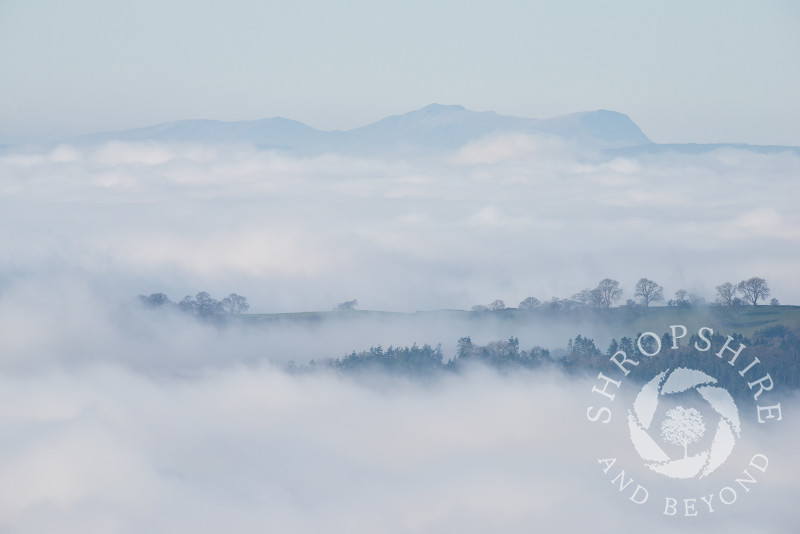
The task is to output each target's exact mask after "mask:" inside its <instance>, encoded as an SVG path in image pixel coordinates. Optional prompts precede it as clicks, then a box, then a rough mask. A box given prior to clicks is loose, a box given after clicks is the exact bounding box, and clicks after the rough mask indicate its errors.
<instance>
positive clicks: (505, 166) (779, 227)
mask: <svg viewBox="0 0 800 534" xmlns="http://www.w3.org/2000/svg"><path fill="white" fill-rule="evenodd" d="M798 171H800V158H799V157H798V156H797V155H796V154H793V153H790V152H787V153H784V154H774V155H764V154H757V153H752V152H747V151H742V150H733V149H724V150H717V151H714V152H711V153H708V154H705V155H699V156H698V155H695V156H689V155H677V154H666V155H660V156H643V157H640V158H636V159H634V158H623V157H617V158H608V157H600V156H597V155H596V154H595V155H587V154H580V153H576V151H575V150H574V149H573V148H572V147H570V146H568V145H565V144H564V143H561V142H560V141H558V140H554V139H548V138H537V137H527V136H510V137H499V138H490V139H487V140H484V141H481V142H476V143H473V144H470V145H467V146H465V147H463V148H462V149H461V150H460V151H458V152H456V153H449V154H445V155H442V156H438V157H427V158H419V159H397V158H394V159H393V158H383V159H381V158H377V157H373V158H364V157H355V156H346V155H336V154H325V155H320V156H317V157H305V158H303V157H292V156H291V155H286V154H280V153H275V152H269V151H259V150H256V149H254V148H249V147H243V146H198V145H174V144H157V143H108V144H105V145H101V146H93V147H77V146H68V145H63V146H58V147H55V148H52V149H46V150H38V151H37V150H31V151H22V150H18V151H14V150H7V151H6V152H5V153H4V154H2V155H0V213H1V214H2V215H1V216H2V221H3V224H2V226H0V233H1V234H0V258H1V259H0V293H2V292H3V291H6V290H7V288H8V286H9V285H13V284H14V283H16V282H17V281H18V280H19V279H20V278H27V279H31V278H33V279H35V278H37V277H42V278H43V279H50V278H52V277H53V276H61V277H64V276H66V277H71V278H74V279H81V280H82V281H83V282H84V283H86V284H88V285H89V286H91V287H92V289H93V290H94V291H95V292H96V293H98V294H100V295H105V296H107V299H108V302H110V303H118V302H123V301H125V300H126V299H130V298H132V297H133V296H135V295H137V294H139V293H150V292H156V291H164V292H166V293H167V294H168V295H169V296H170V297H172V298H173V299H176V300H179V299H181V298H183V296H185V295H187V294H194V293H197V292H198V291H201V290H207V291H210V292H211V293H212V295H215V296H217V297H218V298H221V297H223V296H225V295H226V294H227V293H229V292H236V293H239V294H243V295H245V296H247V297H249V299H250V302H251V304H252V306H253V308H252V309H253V311H258V312H285V311H307V310H327V309H330V308H331V307H332V306H333V305H335V304H336V303H338V302H342V301H345V300H350V299H358V300H359V303H360V307H361V308H365V309H380V310H393V311H417V310H424V309H439V308H460V309H468V308H469V307H470V306H472V305H474V304H479V303H482V304H485V303H488V302H490V301H492V300H494V299H498V298H499V299H503V300H504V301H505V302H506V304H507V305H510V306H514V305H516V304H517V303H518V302H520V301H521V300H522V299H524V298H525V297H528V296H536V297H538V298H539V299H542V300H545V299H549V298H551V297H553V296H558V297H559V298H566V297H569V296H570V295H572V294H573V293H576V292H578V291H579V290H581V289H584V288H586V287H594V286H595V285H596V284H597V282H598V281H599V280H600V279H602V278H605V277H610V278H614V279H617V280H619V281H620V283H621V284H622V286H623V288H624V289H625V294H624V295H623V299H627V298H633V286H634V285H635V283H636V281H637V280H638V279H639V278H640V277H642V276H645V277H648V278H651V279H654V280H656V281H658V282H659V283H661V284H662V285H663V286H664V287H665V295H666V296H667V298H670V297H671V296H672V294H673V293H674V292H675V291H676V290H678V289H686V290H688V291H690V292H692V293H696V294H698V295H700V296H703V297H705V298H707V299H710V300H713V296H714V286H716V285H718V284H720V283H722V282H725V281H732V282H738V281H739V280H742V279H744V278H749V277H751V276H760V277H762V278H765V279H767V281H768V282H769V284H770V287H771V288H772V294H773V296H775V297H777V298H778V299H779V300H781V301H782V302H786V303H793V302H797V301H798V300H800V282H798V280H797V277H796V276H794V273H796V272H797V271H798V269H800V259H799V258H798V254H797V251H798V250H799V249H800V230H798V228H800V220H798V219H799V218H800V212H798V210H797V209H796V200H795V199H796V198H798V197H800V191H799V189H800V182H798V180H797V178H796V177H797V175H798Z"/></svg>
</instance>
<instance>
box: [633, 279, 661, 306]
mask: <svg viewBox="0 0 800 534" xmlns="http://www.w3.org/2000/svg"><path fill="white" fill-rule="evenodd" d="M633 296H634V297H642V301H643V302H644V306H645V308H646V307H648V306H649V305H650V303H651V302H661V301H663V300H664V288H663V287H661V286H660V285H658V284H657V283H655V282H653V281H652V280H648V279H647V278H640V279H639V281H638V282H636V289H635V290H634V292H633Z"/></svg>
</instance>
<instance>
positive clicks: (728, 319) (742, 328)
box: [237, 306, 800, 336]
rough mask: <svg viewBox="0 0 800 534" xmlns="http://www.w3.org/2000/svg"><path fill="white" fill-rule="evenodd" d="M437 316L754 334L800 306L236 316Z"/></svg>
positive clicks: (258, 320) (255, 319)
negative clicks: (678, 325)
mask: <svg viewBox="0 0 800 534" xmlns="http://www.w3.org/2000/svg"><path fill="white" fill-rule="evenodd" d="M426 316H427V317H430V318H436V319H456V320H461V321H470V322H478V323H480V322H483V321H499V322H501V323H516V324H518V325H520V326H524V325H526V324H530V323H539V324H548V323H553V324H561V325H570V326H572V325H574V328H575V333H580V332H581V331H582V329H583V328H585V327H586V326H587V325H590V324H591V325H593V326H594V328H597V327H598V326H600V327H602V328H603V329H605V330H607V331H609V332H619V333H620V334H619V335H633V334H636V333H637V332H645V331H649V330H655V331H657V333H659V334H662V333H664V332H666V331H667V330H668V327H669V325H673V324H682V325H684V326H686V328H687V329H688V330H689V332H690V333H692V332H696V331H697V330H698V329H699V328H700V327H702V326H708V327H711V328H713V329H714V330H715V331H716V332H720V333H726V334H727V333H732V332H738V333H740V334H743V335H745V336H751V335H752V334H753V333H754V332H755V331H756V330H758V329H760V328H764V327H766V326H774V325H785V326H789V327H796V326H798V325H800V306H757V307H754V306H743V307H740V308H737V309H728V308H721V307H715V306H702V307H695V308H677V307H666V306H659V307H653V308H649V309H644V308H634V309H628V308H624V307H620V308H612V309H609V310H573V311H569V312H557V313H552V312H547V311H545V310H536V311H533V312H528V311H523V310H517V309H507V310H503V311H500V312H468V311H462V310H436V311H427V312H416V313H413V314H407V313H397V312H380V311H364V310H354V311H348V312H301V313H275V314H249V315H244V316H241V317H239V318H237V320H240V321H243V322H246V323H249V324H256V325H257V324H264V323H273V322H277V321H280V322H298V323H307V322H312V323H313V322H318V321H323V320H335V321H343V322H346V321H350V320H359V319H370V318H380V319H382V320H385V321H392V320H399V321H402V320H404V319H408V318H412V317H414V318H425V317H426Z"/></svg>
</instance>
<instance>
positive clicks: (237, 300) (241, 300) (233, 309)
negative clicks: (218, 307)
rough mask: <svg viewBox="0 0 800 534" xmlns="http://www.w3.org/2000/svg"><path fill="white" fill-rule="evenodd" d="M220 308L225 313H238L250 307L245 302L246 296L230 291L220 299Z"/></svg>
mask: <svg viewBox="0 0 800 534" xmlns="http://www.w3.org/2000/svg"><path fill="white" fill-rule="evenodd" d="M222 309H223V310H224V311H225V313H229V314H233V315H238V314H240V313H244V312H246V311H247V310H249V309H250V304H248V302H247V297H243V296H241V295H237V294H236V293H231V294H230V295H228V296H227V297H225V298H224V299H222Z"/></svg>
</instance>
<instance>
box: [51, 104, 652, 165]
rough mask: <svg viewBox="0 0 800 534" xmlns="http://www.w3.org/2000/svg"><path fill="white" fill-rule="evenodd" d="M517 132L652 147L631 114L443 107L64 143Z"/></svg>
mask: <svg viewBox="0 0 800 534" xmlns="http://www.w3.org/2000/svg"><path fill="white" fill-rule="evenodd" d="M513 133H523V134H545V135H553V136H557V137H561V138H563V139H565V140H568V141H573V142H576V143H579V144H582V145H587V146H590V147H593V148H598V149H606V148H621V147H626V146H636V145H642V144H649V143H650V140H649V139H648V138H647V136H646V135H644V133H643V132H642V130H641V129H640V128H639V127H638V126H637V125H636V123H634V122H633V121H632V120H631V119H630V118H629V117H628V116H627V115H623V114H622V113H617V112H614V111H607V110H597V111H586V112H581V113H573V114H569V115H563V116H560V117H555V118H552V119H529V118H521V117H512V116H508V115H499V114H497V113H495V112H493V111H482V112H478V111H470V110H467V109H465V108H464V107H463V106H445V105H441V104H431V105H429V106H425V107H424V108H421V109H418V110H415V111H411V112H408V113H405V114H402V115H393V116H390V117H386V118H384V119H381V120H379V121H377V122H374V123H372V124H368V125H366V126H362V127H359V128H354V129H352V130H348V131H324V130H317V129H315V128H312V127H311V126H308V125H306V124H303V123H302V122H298V121H294V120H290V119H285V118H282V117H273V118H269V119H260V120H253V121H232V122H225V121H216V120H180V121H173V122H165V123H162V124H156V125H153V126H146V127H144V128H135V129H131V130H123V131H117V132H101V133H95V134H89V135H84V136H80V137H74V138H71V139H68V140H66V142H69V143H73V144H80V145H86V144H99V143H105V142H109V141H129V142H130V141H161V142H187V143H248V144H253V145H256V146H258V147H261V148H268V149H277V150H287V151H293V152H301V153H308V152H325V151H343V152H357V153H371V152H376V151H383V150H385V149H387V148H388V149H392V150H395V151H423V152H424V151H431V150H433V151H438V150H452V149H456V148H459V147H461V146H463V145H465V144H466V143H468V142H470V141H476V140H478V139H481V138H483V137H486V136H487V135H491V134H513Z"/></svg>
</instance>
